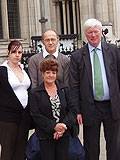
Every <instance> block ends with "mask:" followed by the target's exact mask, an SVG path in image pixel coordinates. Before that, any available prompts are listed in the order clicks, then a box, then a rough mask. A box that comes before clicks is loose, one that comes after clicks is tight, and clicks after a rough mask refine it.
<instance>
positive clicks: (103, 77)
mask: <svg viewBox="0 0 120 160" xmlns="http://www.w3.org/2000/svg"><path fill="white" fill-rule="evenodd" d="M88 48H89V53H90V60H91V65H92V79H93V93H94V96H95V87H94V66H93V54H94V51H93V49H94V48H95V47H93V46H91V45H90V44H88ZM96 48H97V51H96V52H97V54H98V57H99V60H100V65H101V71H102V79H103V88H104V96H103V97H102V98H101V101H104V100H109V99H110V95H109V86H108V82H107V76H106V71H105V65H104V60H103V53H102V48H101V43H100V44H99V45H98V46H97V47H96Z"/></svg>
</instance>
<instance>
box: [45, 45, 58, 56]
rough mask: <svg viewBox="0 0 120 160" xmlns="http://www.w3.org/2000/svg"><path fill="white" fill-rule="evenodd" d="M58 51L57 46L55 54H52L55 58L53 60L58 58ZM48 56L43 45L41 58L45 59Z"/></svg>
mask: <svg viewBox="0 0 120 160" xmlns="http://www.w3.org/2000/svg"><path fill="white" fill-rule="evenodd" d="M58 50H59V45H58V47H57V49H56V52H55V53H53V54H52V55H53V56H55V58H57V57H58ZM48 55H50V53H48V52H47V51H46V49H45V46H44V45H43V58H45V57H47V56H48Z"/></svg>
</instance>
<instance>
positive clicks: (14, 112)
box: [0, 66, 30, 123]
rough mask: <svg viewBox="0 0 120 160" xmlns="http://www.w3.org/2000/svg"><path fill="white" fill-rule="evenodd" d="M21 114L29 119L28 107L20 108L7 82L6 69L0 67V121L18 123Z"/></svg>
mask: <svg viewBox="0 0 120 160" xmlns="http://www.w3.org/2000/svg"><path fill="white" fill-rule="evenodd" d="M23 114H24V115H26V118H27V117H29V118H30V115H29V107H28V106H27V107H26V108H25V109H24V108H23V107H22V105H21V103H20V101H19V99H18V98H17V96H16V95H15V93H14V91H13V89H12V87H11V85H10V83H9V82H8V73H7V68H6V67H5V66H0V121H4V122H15V123H19V122H20V120H21V118H22V117H23ZM29 118H28V119H29Z"/></svg>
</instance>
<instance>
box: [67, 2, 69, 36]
mask: <svg viewBox="0 0 120 160" xmlns="http://www.w3.org/2000/svg"><path fill="white" fill-rule="evenodd" d="M67 28H68V34H70V10H69V1H67Z"/></svg>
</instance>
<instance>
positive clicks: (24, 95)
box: [2, 60, 31, 108]
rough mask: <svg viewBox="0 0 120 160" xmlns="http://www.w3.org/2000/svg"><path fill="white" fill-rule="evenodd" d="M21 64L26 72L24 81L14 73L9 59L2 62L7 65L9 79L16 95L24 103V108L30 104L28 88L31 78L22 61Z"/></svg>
mask: <svg viewBox="0 0 120 160" xmlns="http://www.w3.org/2000/svg"><path fill="white" fill-rule="evenodd" d="M19 65H20V67H21V69H22V72H23V74H24V78H23V81H22V82H20V81H19V79H18V78H17V76H16V75H15V74H14V72H13V71H12V69H11V68H10V67H9V66H8V61H7V60H6V61H5V62H4V63H3V64H2V66H5V67H7V71H8V81H9V83H10V85H11V87H12V89H13V91H14V93H15V95H16V96H17V98H18V99H19V101H20V103H21V104H22V106H23V108H25V107H26V106H27V104H28V91H27V89H28V88H29V87H30V83H31V82H30V79H29V77H28V75H27V73H26V72H25V71H24V69H23V65H22V64H21V63H19Z"/></svg>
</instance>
